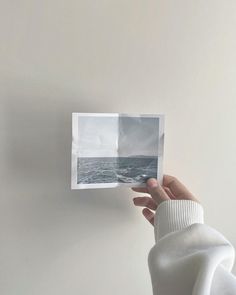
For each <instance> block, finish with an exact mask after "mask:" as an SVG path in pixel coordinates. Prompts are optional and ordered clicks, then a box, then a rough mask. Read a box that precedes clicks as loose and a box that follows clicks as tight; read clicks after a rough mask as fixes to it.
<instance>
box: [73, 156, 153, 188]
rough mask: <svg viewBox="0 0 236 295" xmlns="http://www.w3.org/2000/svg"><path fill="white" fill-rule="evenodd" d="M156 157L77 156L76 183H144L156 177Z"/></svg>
mask: <svg viewBox="0 0 236 295" xmlns="http://www.w3.org/2000/svg"><path fill="white" fill-rule="evenodd" d="M157 166H158V157H156V156H131V157H79V158H78V159H77V183H78V184H93V183H137V182H139V183H144V182H145V181H146V180H147V179H148V178H150V177H155V178H157Z"/></svg>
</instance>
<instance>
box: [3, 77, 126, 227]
mask: <svg viewBox="0 0 236 295" xmlns="http://www.w3.org/2000/svg"><path fill="white" fill-rule="evenodd" d="M6 85H8V89H6V90H7V91H6V96H5V100H4V105H3V107H4V121H5V126H6V127H5V139H4V162H5V175H6V176H7V177H6V179H7V183H6V189H7V190H8V193H9V196H10V198H12V202H14V203H15V204H14V205H13V206H15V208H16V212H15V213H16V214H18V215H19V214H21V218H23V219H25V223H28V222H29V223H31V224H32V223H35V225H36V224H39V222H40V224H41V227H42V226H43V224H44V226H43V227H45V229H46V228H47V230H49V228H50V224H51V226H52V227H53V228H55V227H57V226H60V225H61V224H62V223H63V222H65V221H66V222H69V223H70V221H71V223H72V222H73V223H74V222H75V223H77V225H78V224H80V226H82V225H83V224H84V225H86V226H88V225H89V220H91V219H93V216H94V215H95V216H96V218H98V217H99V220H97V221H96V224H97V226H99V222H100V223H104V225H105V224H107V220H108V218H111V220H110V222H112V216H111V215H113V216H114V215H115V216H117V220H116V219H115V220H114V222H115V224H116V223H117V226H119V225H118V220H120V217H119V218H118V216H119V215H122V219H124V220H125V219H129V218H132V216H131V212H130V211H131V210H130V206H128V205H129V204H130V200H127V197H128V190H127V189H106V190H104V189H100V190H81V191H78V190H77V191H72V190H71V189H70V169H71V166H70V165H71V154H70V152H71V113H72V112H75V111H77V112H106V111H111V109H109V110H107V107H109V104H108V105H107V106H105V107H104V108H103V109H102V107H103V106H102V105H96V104H95V103H93V101H91V100H87V99H86V97H83V95H81V97H79V96H78V94H74V93H70V91H67V90H65V89H61V88H60V86H58V85H49V84H47V82H45V81H35V80H34V81H29V80H28V81H27V83H26V81H25V80H20V79H19V80H11V81H7V83H6ZM11 179H12V180H13V182H12V180H11ZM13 183H14V185H13ZM7 187H8V188H7ZM20 210H23V211H21V213H19V211H20ZM42 217H43V221H42ZM94 218H95V217H94ZM90 222H91V221H90ZM58 223H59V224H58ZM96 224H94V223H93V227H94V226H96ZM32 226H33V224H32ZM113 226H114V224H113ZM53 228H52V229H53ZM41 230H43V228H41Z"/></svg>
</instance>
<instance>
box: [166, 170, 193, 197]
mask: <svg viewBox="0 0 236 295" xmlns="http://www.w3.org/2000/svg"><path fill="white" fill-rule="evenodd" d="M163 186H165V187H167V188H168V189H169V190H170V192H171V193H172V194H173V195H174V196H175V198H176V199H187V200H193V201H197V199H196V198H195V197H194V196H193V194H192V193H190V192H189V190H188V189H187V188H186V187H185V186H184V185H183V184H182V183H181V182H180V181H179V180H178V179H177V178H175V177H173V176H170V175H164V178H163Z"/></svg>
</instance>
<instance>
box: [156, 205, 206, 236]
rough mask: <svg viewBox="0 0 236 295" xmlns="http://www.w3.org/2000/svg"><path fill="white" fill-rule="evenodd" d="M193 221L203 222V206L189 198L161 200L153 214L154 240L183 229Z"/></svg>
mask: <svg viewBox="0 0 236 295" xmlns="http://www.w3.org/2000/svg"><path fill="white" fill-rule="evenodd" d="M194 223H204V217H203V207H202V206H201V205H200V204H199V203H197V202H195V201H191V200H167V201H164V202H162V203H161V204H160V205H159V206H158V208H157V210H156V213H155V216H154V228H155V240H156V242H157V241H158V240H159V239H161V238H162V237H164V236H165V235H167V234H169V233H171V232H175V231H177V230H181V229H184V228H186V227H188V226H190V225H191V224H194Z"/></svg>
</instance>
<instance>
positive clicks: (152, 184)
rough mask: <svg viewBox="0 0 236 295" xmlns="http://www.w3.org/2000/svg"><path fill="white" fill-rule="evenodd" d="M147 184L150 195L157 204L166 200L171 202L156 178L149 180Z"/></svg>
mask: <svg viewBox="0 0 236 295" xmlns="http://www.w3.org/2000/svg"><path fill="white" fill-rule="evenodd" d="M146 184H147V190H148V193H149V194H150V195H151V196H152V198H153V199H154V200H155V202H156V203H157V204H160V203H161V202H163V201H166V200H170V197H169V196H168V194H167V193H166V192H165V190H164V189H163V187H162V186H161V185H160V184H159V182H158V181H157V180H156V179H155V178H149V179H148V180H147V182H146Z"/></svg>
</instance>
